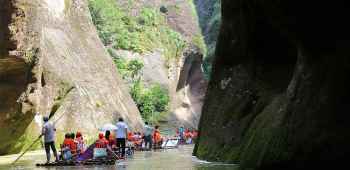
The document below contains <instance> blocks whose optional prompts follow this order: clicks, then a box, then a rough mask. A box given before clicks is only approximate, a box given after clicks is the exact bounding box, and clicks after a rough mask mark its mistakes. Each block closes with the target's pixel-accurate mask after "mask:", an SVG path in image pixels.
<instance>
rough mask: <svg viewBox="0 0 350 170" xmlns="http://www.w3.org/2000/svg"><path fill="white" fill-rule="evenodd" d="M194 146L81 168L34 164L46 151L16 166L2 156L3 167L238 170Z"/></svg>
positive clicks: (137, 154)
mask: <svg viewBox="0 0 350 170" xmlns="http://www.w3.org/2000/svg"><path fill="white" fill-rule="evenodd" d="M192 150H193V146H192V145H186V146H180V147H179V148H177V149H168V150H160V151H153V152H135V155H134V156H133V157H132V158H128V159H127V160H125V161H120V162H117V163H116V165H113V166H81V167H48V168H46V167H35V164H36V163H43V162H44V161H45V154H44V152H43V151H36V152H31V153H29V154H26V155H25V156H24V157H23V158H22V159H21V160H20V161H19V162H18V163H17V164H16V165H15V166H11V165H10V163H11V162H12V161H13V160H14V159H16V156H17V155H9V156H2V157H0V170H3V169H4V170H5V169H14V170H17V169H18V170H27V169H38V170H73V169H78V170H104V169H106V170H235V169H237V167H238V166H236V165H232V164H221V163H209V162H205V161H201V160H198V159H197V158H195V157H193V156H191V153H192Z"/></svg>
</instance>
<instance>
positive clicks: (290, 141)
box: [194, 0, 350, 169]
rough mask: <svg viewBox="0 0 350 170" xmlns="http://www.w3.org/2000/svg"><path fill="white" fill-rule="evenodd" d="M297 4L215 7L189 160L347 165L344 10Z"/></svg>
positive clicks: (227, 1)
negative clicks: (216, 23)
mask: <svg viewBox="0 0 350 170" xmlns="http://www.w3.org/2000/svg"><path fill="white" fill-rule="evenodd" d="M301 2H302V1H289V0H287V1H283V2H282V1H278V2H277V1H263V2H262V1H261V2H256V1H241V0H233V1H232V0H222V8H223V9H222V12H223V13H222V26H221V31H220V36H219V40H218V45H217V49H216V56H217V57H216V59H215V62H214V65H213V72H212V75H211V81H210V82H209V87H208V91H207V96H206V99H205V102H204V107H203V113H202V117H201V121H200V139H199V142H198V143H197V145H196V147H195V150H194V153H195V155H197V156H199V157H200V158H202V159H208V160H217V161H227V162H236V163H240V165H241V168H243V169H249V168H257V169H307V168H310V167H312V168H315V167H321V168H327V167H328V168H329V167H335V166H337V167H338V166H341V165H342V164H343V163H345V162H346V160H347V159H346V155H347V153H350V147H349V145H348V144H347V143H348V141H349V140H350V135H349V134H348V133H347V132H346V129H349V123H348V122H349V114H348V111H347V110H348V109H347V107H348V106H349V104H350V103H349V102H348V100H347V99H346V96H347V95H349V93H350V91H349V89H348V88H347V87H348V86H349V84H350V80H349V73H350V69H349V68H350V67H349V66H350V62H349V59H348V56H349V54H350V51H349V47H350V43H349V37H350V36H349V31H348V29H349V27H348V26H346V25H347V24H345V23H344V22H343V21H344V19H345V16H346V14H347V13H348V12H347V10H346V7H347V6H346V4H345V2H344V1H336V2H330V3H323V2H319V3H316V4H317V5H315V3H312V2H302V3H301ZM316 6H317V7H316ZM311 11H312V12H311ZM324 11H329V13H328V12H327V13H325V12H324Z"/></svg>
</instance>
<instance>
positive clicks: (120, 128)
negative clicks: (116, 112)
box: [116, 118, 128, 158]
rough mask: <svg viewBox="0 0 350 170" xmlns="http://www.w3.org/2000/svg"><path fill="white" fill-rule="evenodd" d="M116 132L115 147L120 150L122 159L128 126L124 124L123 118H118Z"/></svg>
mask: <svg viewBox="0 0 350 170" xmlns="http://www.w3.org/2000/svg"><path fill="white" fill-rule="evenodd" d="M116 126H117V131H116V137H117V139H116V140H117V147H118V149H119V151H120V149H121V150H122V151H121V152H122V157H123V158H124V156H125V147H126V135H127V134H128V125H126V123H125V122H124V120H123V118H119V120H118V123H117V125H116Z"/></svg>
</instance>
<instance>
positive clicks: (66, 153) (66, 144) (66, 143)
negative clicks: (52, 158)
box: [61, 133, 74, 160]
mask: <svg viewBox="0 0 350 170" xmlns="http://www.w3.org/2000/svg"><path fill="white" fill-rule="evenodd" d="M73 147H74V141H73V140H72V138H71V134H69V133H66V134H65V135H64V140H63V144H62V145H61V155H62V158H63V159H66V160H67V159H71V158H72V156H73V153H72V148H73Z"/></svg>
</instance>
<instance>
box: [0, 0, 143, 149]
mask: <svg viewBox="0 0 350 170" xmlns="http://www.w3.org/2000/svg"><path fill="white" fill-rule="evenodd" d="M1 4H2V5H1V7H0V11H1V16H0V18H1V20H0V21H1V22H0V44H1V47H0V115H1V116H0V135H1V138H0V143H1V145H0V154H6V153H8V152H9V151H17V150H18V149H20V148H21V146H22V145H21V144H25V143H26V142H25V140H26V139H25V138H27V137H29V136H35V134H32V133H37V132H36V131H35V130H32V131H30V132H29V134H28V133H27V134H26V135H24V131H25V130H26V128H27V127H28V126H29V124H30V123H31V121H32V120H33V118H34V114H35V112H39V113H41V114H43V115H47V116H48V115H50V114H52V115H54V116H53V118H52V119H53V120H55V119H58V118H59V117H61V115H63V117H62V118H61V119H60V121H59V123H58V124H57V125H56V126H57V127H58V130H59V133H61V132H64V131H76V130H80V131H82V132H83V133H84V134H86V135H94V137H95V135H96V131H97V128H98V127H99V126H101V125H102V124H103V123H106V122H114V121H115V120H116V118H117V117H119V116H122V117H124V118H125V119H126V121H127V122H128V123H129V124H130V126H131V127H133V128H140V127H141V117H140V115H139V112H138V110H137V108H136V106H135V104H134V102H133V101H132V100H131V97H130V95H129V94H128V92H127V91H128V90H127V88H126V87H125V85H124V83H123V82H122V80H121V79H120V78H119V76H118V73H117V72H116V70H115V66H114V64H113V62H112V60H111V58H110V57H109V56H108V54H107V53H106V51H105V49H104V48H103V45H102V44H101V43H100V40H99V39H98V37H97V34H96V31H95V28H94V26H93V25H92V23H91V18H90V14H89V12H88V8H87V2H86V1H85V0H73V1H65V0H55V1H51V0H32V1H24V0H18V1H15V0H13V1H5V0H1ZM3 4H4V5H3ZM3 14H4V15H3ZM7 28H10V30H7ZM9 37H10V40H11V41H9ZM30 128H33V129H36V128H37V126H36V125H35V124H31V125H30ZM27 132H28V129H27ZM19 138H20V142H22V143H21V144H19V145H16V146H15V143H14V141H16V140H17V141H18V139H19ZM9 146H11V147H9ZM14 147H16V148H14Z"/></svg>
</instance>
